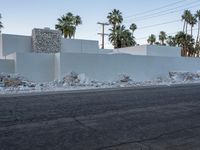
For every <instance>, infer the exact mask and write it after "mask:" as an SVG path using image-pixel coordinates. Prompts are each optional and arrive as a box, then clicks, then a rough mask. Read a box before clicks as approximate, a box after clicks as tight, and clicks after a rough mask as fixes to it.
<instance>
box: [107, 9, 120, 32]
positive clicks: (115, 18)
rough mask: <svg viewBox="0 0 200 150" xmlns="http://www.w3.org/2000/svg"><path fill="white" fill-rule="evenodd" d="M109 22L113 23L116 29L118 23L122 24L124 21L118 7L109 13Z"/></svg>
mask: <svg viewBox="0 0 200 150" xmlns="http://www.w3.org/2000/svg"><path fill="white" fill-rule="evenodd" d="M107 19H108V22H109V23H110V24H112V25H113V27H114V29H115V28H116V26H117V25H120V24H121V23H122V22H123V16H122V12H120V11H119V10H117V9H113V10H112V11H111V12H109V13H108V16H107Z"/></svg>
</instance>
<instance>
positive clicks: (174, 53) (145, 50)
mask: <svg viewBox="0 0 200 150" xmlns="http://www.w3.org/2000/svg"><path fill="white" fill-rule="evenodd" d="M114 52H115V53H124V54H131V55H144V56H165V57H181V48H180V47H170V46H158V45H141V46H134V47H126V48H119V49H114Z"/></svg>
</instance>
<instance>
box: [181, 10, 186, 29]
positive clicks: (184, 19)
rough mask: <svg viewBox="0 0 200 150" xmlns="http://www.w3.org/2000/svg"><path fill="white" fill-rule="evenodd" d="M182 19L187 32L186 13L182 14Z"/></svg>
mask: <svg viewBox="0 0 200 150" xmlns="http://www.w3.org/2000/svg"><path fill="white" fill-rule="evenodd" d="M181 20H182V21H184V23H183V32H184V33H185V27H186V13H185V12H184V14H183V15H182V16H181Z"/></svg>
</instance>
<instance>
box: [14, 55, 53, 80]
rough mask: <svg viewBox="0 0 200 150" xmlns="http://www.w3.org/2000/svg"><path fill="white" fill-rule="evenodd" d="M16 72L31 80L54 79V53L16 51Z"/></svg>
mask: <svg viewBox="0 0 200 150" xmlns="http://www.w3.org/2000/svg"><path fill="white" fill-rule="evenodd" d="M15 67H16V68H15V72H16V73H19V74H21V75H23V76H25V77H27V78H28V79H29V80H33V81H37V82H48V81H53V80H54V72H55V62H54V54H41V53H16V62H15Z"/></svg>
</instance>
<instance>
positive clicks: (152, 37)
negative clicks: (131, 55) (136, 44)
mask: <svg viewBox="0 0 200 150" xmlns="http://www.w3.org/2000/svg"><path fill="white" fill-rule="evenodd" d="M147 42H148V43H149V44H150V45H153V44H154V43H155V42H156V36H155V35H154V34H151V35H150V36H149V38H148V39H147Z"/></svg>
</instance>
